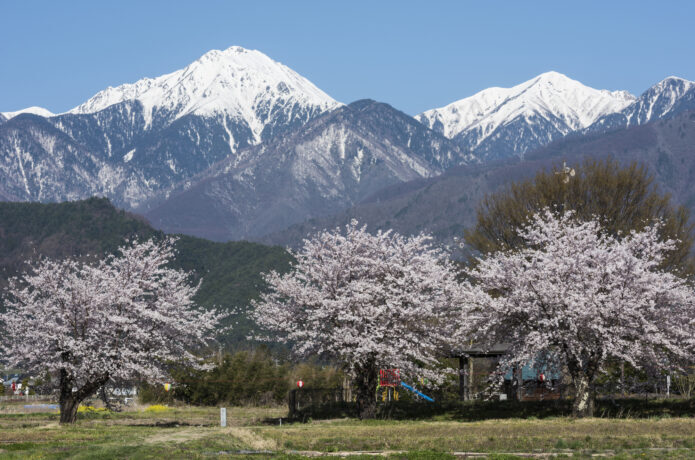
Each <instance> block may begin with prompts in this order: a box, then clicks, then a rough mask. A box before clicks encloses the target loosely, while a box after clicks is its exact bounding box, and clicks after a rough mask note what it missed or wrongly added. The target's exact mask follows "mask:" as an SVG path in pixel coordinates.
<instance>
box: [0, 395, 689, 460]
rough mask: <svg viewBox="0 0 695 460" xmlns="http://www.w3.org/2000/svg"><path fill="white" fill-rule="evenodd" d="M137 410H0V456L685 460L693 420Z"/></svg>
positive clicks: (256, 410)
mask: <svg viewBox="0 0 695 460" xmlns="http://www.w3.org/2000/svg"><path fill="white" fill-rule="evenodd" d="M146 409H147V408H146V407H141V408H138V409H135V410H129V411H126V412H121V413H105V412H97V413H83V414H81V415H80V418H79V420H78V422H77V423H76V424H75V426H69V427H65V426H59V425H58V423H57V413H55V412H54V413H26V412H24V411H23V408H22V406H21V405H14V406H7V405H6V406H4V407H1V406H0V458H78V459H79V458H167V459H178V458H211V457H213V458H228V457H252V458H267V457H272V458H299V457H304V456H314V457H316V456H319V457H320V456H327V455H338V454H344V453H346V452H350V453H355V452H361V453H362V455H361V456H360V457H362V458H367V457H370V456H373V455H375V453H379V454H384V455H386V456H390V457H393V458H411V459H416V458H417V459H426V458H453V455H452V454H457V456H463V453H468V454H471V453H477V454H480V455H479V456H482V457H489V458H498V459H501V458H505V459H508V458H515V457H519V456H523V455H526V454H534V455H535V456H539V457H541V456H548V455H549V454H552V455H555V456H572V457H591V456H592V455H593V456H601V457H604V458H606V457H607V458H695V418H692V417H673V418H671V417H663V416H662V417H652V418H622V419H615V418H614V419H609V418H594V419H585V420H574V419H571V418H567V417H547V418H542V419H534V418H533V417H532V418H531V419H515V418H507V419H491V420H481V421H461V420H458V419H456V417H448V416H447V415H446V414H444V415H439V416H437V417H431V418H429V419H421V420H397V421H394V420H374V421H366V422H362V421H359V420H356V419H327V420H314V421H311V420H309V421H307V422H306V423H293V424H288V423H284V424H283V425H282V426H279V424H278V423H279V422H278V418H279V417H282V416H284V415H286V409H285V408H283V407H280V408H228V409H227V419H228V425H229V426H228V427H227V428H220V427H219V426H218V424H219V409H218V408H196V407H180V408H169V409H164V410H161V411H152V410H146Z"/></svg>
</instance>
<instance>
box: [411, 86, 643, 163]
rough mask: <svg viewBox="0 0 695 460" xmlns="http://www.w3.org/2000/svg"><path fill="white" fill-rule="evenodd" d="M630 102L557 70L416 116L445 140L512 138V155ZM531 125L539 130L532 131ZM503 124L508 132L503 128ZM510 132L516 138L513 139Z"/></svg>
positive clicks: (474, 143) (478, 143)
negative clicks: (510, 86)
mask: <svg viewBox="0 0 695 460" xmlns="http://www.w3.org/2000/svg"><path fill="white" fill-rule="evenodd" d="M634 100H635V97H634V96H633V95H631V94H630V93H628V92H626V91H613V92H611V91H607V90H597V89H594V88H590V87H588V86H585V85H583V84H581V83H580V82H578V81H576V80H572V79H570V78H568V77H567V76H565V75H563V74H560V73H558V72H547V73H544V74H541V75H539V76H537V77H535V78H533V79H531V80H528V81H526V82H524V83H522V84H520V85H517V86H514V87H512V88H488V89H486V90H483V91H481V92H479V93H477V94H475V95H473V96H471V97H468V98H465V99H461V100H459V101H456V102H454V103H452V104H449V105H447V106H445V107H441V108H438V109H432V110H428V111H426V112H423V113H421V114H420V115H417V116H416V118H417V120H419V121H420V122H421V123H424V124H425V125H426V126H428V127H430V128H432V129H434V130H435V131H438V132H440V133H442V134H444V135H445V136H446V137H448V138H451V139H459V140H460V142H461V143H462V144H463V146H464V147H466V148H470V149H472V150H476V149H480V148H481V147H483V150H486V149H485V146H484V145H483V144H485V142H486V141H488V143H490V142H491V141H494V140H503V141H504V142H507V143H509V142H511V144H512V145H510V147H511V149H512V151H513V153H515V154H517V155H521V154H523V153H524V151H526V150H528V149H530V148H533V147H536V146H538V145H542V144H543V143H547V142H549V141H550V140H553V139H554V138H556V137H557V136H561V135H566V134H568V133H569V132H572V131H576V130H579V129H583V128H586V127H587V126H589V125H591V124H592V123H593V122H594V121H596V120H597V119H598V118H599V117H601V116H603V115H605V114H607V113H614V112H618V111H620V110H622V109H623V108H625V107H626V106H628V105H630V104H631V103H632V102H633V101H634ZM520 124H521V125H520ZM534 126H539V127H541V129H539V130H534V129H533V128H534ZM505 128H510V129H511V130H512V131H513V132H512V134H511V135H510V133H504V132H502V131H503V130H504V129H505ZM514 133H517V134H514ZM515 135H517V136H518V137H519V139H518V140H516V141H515V139H514V136H515ZM524 137H525V138H524ZM514 143H516V144H517V145H516V146H515V145H513V144H514ZM485 153H489V152H485ZM494 156H508V155H499V154H498V155H494Z"/></svg>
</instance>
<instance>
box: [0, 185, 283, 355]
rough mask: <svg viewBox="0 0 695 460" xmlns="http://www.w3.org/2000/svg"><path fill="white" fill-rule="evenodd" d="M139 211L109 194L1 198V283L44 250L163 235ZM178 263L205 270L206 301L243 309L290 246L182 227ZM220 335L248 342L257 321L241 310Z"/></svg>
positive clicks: (64, 252) (106, 247)
mask: <svg viewBox="0 0 695 460" xmlns="http://www.w3.org/2000/svg"><path fill="white" fill-rule="evenodd" d="M164 236H165V234H164V233H162V232H160V231H158V230H155V229H154V228H152V227H151V226H150V225H149V224H148V223H147V222H146V221H145V220H144V219H143V218H142V217H140V216H137V215H135V214H131V213H128V212H125V211H122V210H119V209H116V208H115V207H114V206H113V205H112V204H111V203H110V202H109V200H108V199H105V198H90V199H87V200H83V201H72V202H65V203H49V204H42V203H8V202H0V289H4V287H5V286H6V285H7V280H8V279H9V278H10V277H12V276H16V275H19V274H21V273H22V272H23V271H24V270H26V269H27V265H26V262H27V261H31V260H36V259H37V258H40V257H49V258H64V257H77V258H81V259H84V260H89V259H90V258H93V257H95V256H96V257H100V256H103V255H104V254H109V253H113V252H115V251H116V250H117V249H118V247H119V246H121V245H123V244H124V243H125V241H126V240H133V239H140V240H143V239H149V238H163V237H164ZM177 236H178V238H179V239H178V241H177V243H176V249H177V252H178V254H177V257H176V260H175V261H174V263H173V265H174V267H175V268H181V269H184V270H186V271H189V272H191V273H192V279H191V282H192V283H196V282H197V281H198V279H199V278H201V277H202V278H203V282H202V285H201V287H200V290H199V291H198V294H197V296H196V301H197V303H198V304H199V305H201V306H203V307H206V308H209V307H212V306H217V307H219V308H222V309H232V308H235V309H239V308H240V309H241V311H242V312H243V310H244V309H245V307H247V306H248V304H249V302H250V301H251V300H252V299H254V298H256V297H257V296H258V294H259V293H260V292H261V290H262V289H263V280H262V278H261V273H263V272H266V271H269V270H273V269H274V270H278V271H286V270H287V269H288V268H289V264H290V261H291V256H290V254H289V253H288V252H287V251H285V249H283V248H281V247H278V246H265V245H262V244H257V243H249V242H245V241H240V242H229V243H216V242H212V241H208V240H204V239H201V238H194V237H190V236H185V235H177ZM230 321H233V322H234V323H236V324H235V326H234V328H233V329H232V331H231V332H229V333H228V334H227V336H225V337H224V338H223V340H222V341H223V342H224V343H225V345H227V346H228V347H234V348H237V347H238V346H240V345H242V344H243V345H247V346H248V345H249V342H248V341H247V340H246V336H247V335H248V333H249V332H250V331H251V329H252V324H251V323H250V321H248V320H247V319H246V316H245V315H244V314H243V313H242V314H240V315H238V316H236V317H232V318H230Z"/></svg>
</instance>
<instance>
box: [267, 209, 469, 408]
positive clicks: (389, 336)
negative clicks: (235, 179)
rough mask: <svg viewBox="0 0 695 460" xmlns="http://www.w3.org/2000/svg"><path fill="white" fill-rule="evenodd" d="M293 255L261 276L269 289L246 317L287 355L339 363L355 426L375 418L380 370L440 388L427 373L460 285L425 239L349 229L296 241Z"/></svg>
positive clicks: (443, 337)
mask: <svg viewBox="0 0 695 460" xmlns="http://www.w3.org/2000/svg"><path fill="white" fill-rule="evenodd" d="M294 256H295V258H296V263H295V265H294V267H293V268H294V269H293V271H291V272H290V273H287V274H284V275H281V274H279V273H276V272H271V273H269V274H267V275H266V276H265V280H266V282H267V283H268V286H269V290H268V292H267V293H266V294H264V295H263V296H262V298H261V299H260V301H259V302H257V303H256V304H255V305H254V307H255V312H254V319H255V321H256V322H257V324H258V325H259V326H260V327H261V329H262V330H265V331H267V332H269V333H271V335H270V338H271V339H275V340H277V338H278V336H279V337H280V339H281V340H283V341H286V342H287V343H289V344H291V346H292V349H293V351H294V352H295V353H296V355H298V356H300V357H310V356H320V357H323V358H328V359H331V360H334V361H337V362H339V363H341V364H342V366H343V368H344V369H345V371H346V372H347V373H348V374H350V375H351V376H352V377H353V379H354V381H355V383H356V386H357V392H356V396H357V402H358V408H359V415H360V417H361V418H373V417H374V416H375V411H376V400H375V392H376V387H377V383H378V370H379V369H380V368H399V369H400V370H401V374H402V375H404V376H406V377H407V378H417V377H427V378H428V379H430V380H432V381H434V382H437V381H440V380H441V378H442V374H441V373H440V372H437V371H435V370H434V366H435V365H436V364H437V357H440V356H441V352H440V350H441V347H442V346H444V345H445V344H446V343H447V341H448V339H449V336H448V334H447V327H446V325H447V324H448V323H447V321H448V319H449V317H450V311H451V309H452V307H453V304H452V302H451V299H452V298H453V297H454V296H455V295H456V292H457V290H458V289H459V284H458V283H457V282H456V279H455V272H454V270H453V266H452V263H451V262H450V261H449V260H448V257H447V255H446V253H445V252H444V251H442V250H440V249H438V248H436V247H434V246H433V244H432V241H431V238H430V237H428V236H424V235H420V236H415V237H403V236H400V235H398V234H396V233H393V232H390V231H388V232H378V233H376V234H375V235H372V234H369V233H368V232H367V230H366V227H359V226H358V223H357V222H356V221H352V222H351V223H350V224H349V225H347V227H346V228H345V232H344V233H341V232H340V229H335V231H323V232H320V233H318V234H317V235H315V236H314V237H312V238H311V239H308V240H305V241H304V247H303V248H302V249H301V250H300V251H298V252H297V253H296V254H294Z"/></svg>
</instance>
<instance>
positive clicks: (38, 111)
mask: <svg viewBox="0 0 695 460" xmlns="http://www.w3.org/2000/svg"><path fill="white" fill-rule="evenodd" d="M23 113H31V114H33V115H39V116H42V117H52V116H53V115H55V114H54V113H53V112H51V111H50V110H48V109H44V108H43V107H36V106H33V107H27V108H26V109H22V110H17V111H14V112H2V115H3V116H4V117H5V118H6V119H8V120H9V119H10V118H14V117H16V116H17V115H21V114H23Z"/></svg>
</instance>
